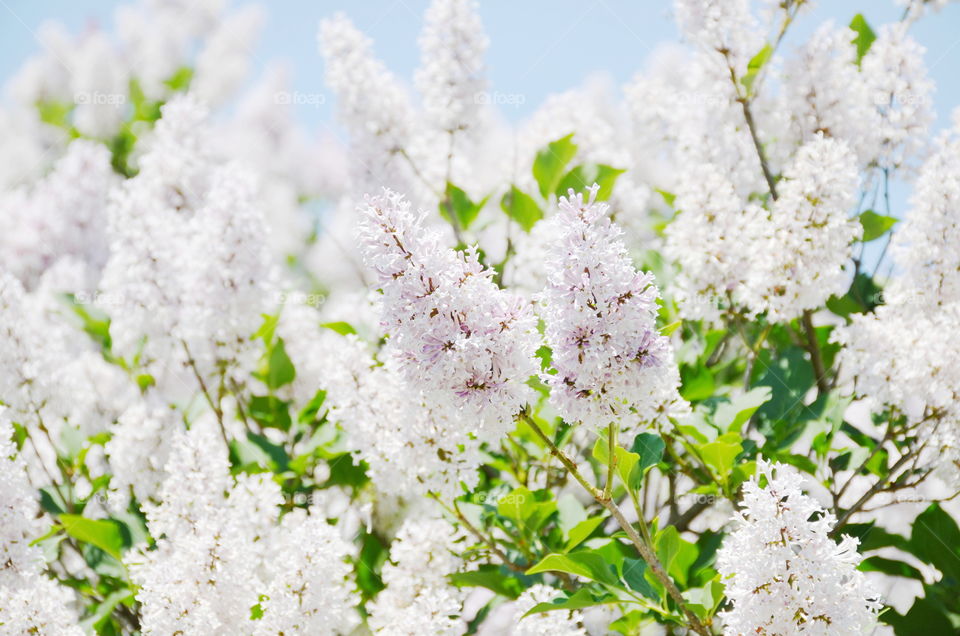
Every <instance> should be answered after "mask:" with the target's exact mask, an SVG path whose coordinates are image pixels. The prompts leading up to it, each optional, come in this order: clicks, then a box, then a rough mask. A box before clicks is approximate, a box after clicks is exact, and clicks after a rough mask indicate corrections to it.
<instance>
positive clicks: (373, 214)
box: [360, 191, 540, 439]
mask: <svg viewBox="0 0 960 636" xmlns="http://www.w3.org/2000/svg"><path fill="white" fill-rule="evenodd" d="M362 212H363V217H364V218H363V222H362V224H361V231H360V239H361V242H362V247H363V253H364V260H365V261H366V263H367V266H368V267H369V269H371V270H372V271H373V272H374V273H375V274H376V276H377V283H376V284H377V285H378V286H379V287H380V289H381V290H382V291H383V299H382V305H383V322H384V327H385V328H386V330H387V332H388V333H389V340H388V347H389V348H390V349H391V352H390V353H391V354H392V355H395V356H397V358H398V360H399V362H400V365H401V369H402V372H403V373H404V375H405V377H406V378H407V379H408V381H409V383H410V385H411V386H412V387H415V388H416V389H417V390H420V391H422V392H423V395H424V396H425V398H427V400H428V401H429V402H430V403H431V404H434V405H436V406H437V408H440V409H443V408H450V409H452V410H453V411H454V412H457V411H462V413H463V414H464V415H466V417H467V418H468V420H474V421H476V422H477V427H478V428H477V431H476V433H477V434H478V435H479V436H480V437H481V438H483V439H496V438H497V437H499V435H500V434H501V433H503V432H504V431H506V430H510V429H511V428H512V424H513V418H514V416H515V415H516V414H517V413H518V412H519V411H520V409H521V408H522V407H523V405H524V404H525V403H526V402H527V401H528V399H529V398H530V396H531V395H532V389H530V387H529V386H527V384H526V382H527V380H528V379H529V378H530V377H531V376H532V375H534V374H535V373H536V372H537V369H538V366H539V365H538V363H537V359H536V357H535V353H536V351H537V349H538V348H539V346H540V337H539V334H538V333H537V329H536V318H535V316H534V314H533V311H532V309H531V307H530V306H529V305H528V304H526V303H525V302H524V301H523V300H522V299H521V298H520V297H518V296H516V295H515V294H512V293H510V292H507V291H505V290H502V289H500V288H499V287H497V285H496V283H494V281H493V279H492V277H493V272H492V271H491V270H489V269H486V268H484V267H483V266H482V265H481V264H480V262H479V260H478V256H477V253H476V251H475V250H474V249H473V248H470V249H468V250H466V251H464V252H458V251H454V250H451V249H449V248H446V247H443V246H442V244H441V242H440V236H439V234H438V233H436V232H434V231H431V230H428V229H425V228H424V227H423V217H424V214H423V213H422V212H420V213H413V212H412V211H411V209H410V203H409V202H408V201H405V200H404V199H403V197H402V196H400V195H399V194H396V193H393V192H389V191H388V192H386V193H385V194H384V195H382V196H378V197H372V198H369V199H368V200H367V203H366V206H365V207H364V208H363V210H362Z"/></svg>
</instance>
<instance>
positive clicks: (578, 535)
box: [563, 516, 604, 552]
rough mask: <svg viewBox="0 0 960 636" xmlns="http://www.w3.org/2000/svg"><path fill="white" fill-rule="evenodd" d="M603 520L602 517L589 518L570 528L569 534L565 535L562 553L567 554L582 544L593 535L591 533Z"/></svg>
mask: <svg viewBox="0 0 960 636" xmlns="http://www.w3.org/2000/svg"><path fill="white" fill-rule="evenodd" d="M603 520H604V517H603V516H596V517H589V518H588V519H584V520H583V521H581V522H580V523H578V524H577V525H575V526H573V527H572V528H570V532H568V533H567V543H566V545H564V546H563V551H564V552H569V551H570V550H573V549H574V548H575V547H577V546H578V545H580V544H581V543H583V541H584V540H585V539H586V538H587V537H589V536H590V535H591V534H593V531H594V530H596V529H597V528H598V527H599V526H600V524H602V523H603Z"/></svg>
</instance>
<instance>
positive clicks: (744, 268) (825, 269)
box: [625, 2, 933, 322]
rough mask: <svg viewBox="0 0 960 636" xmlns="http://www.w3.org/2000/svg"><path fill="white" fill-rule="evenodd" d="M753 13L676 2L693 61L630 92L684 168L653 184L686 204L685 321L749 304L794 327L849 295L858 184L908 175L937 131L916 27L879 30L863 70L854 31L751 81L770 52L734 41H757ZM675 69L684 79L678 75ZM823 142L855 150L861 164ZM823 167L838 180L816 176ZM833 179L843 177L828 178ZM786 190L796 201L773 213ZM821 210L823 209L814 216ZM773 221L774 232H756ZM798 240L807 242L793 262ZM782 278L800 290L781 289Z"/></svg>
mask: <svg viewBox="0 0 960 636" xmlns="http://www.w3.org/2000/svg"><path fill="white" fill-rule="evenodd" d="M805 4H808V3H779V6H778V7H774V8H773V10H772V11H770V12H768V13H769V16H768V17H767V19H766V21H767V22H769V24H766V25H765V27H766V28H768V29H773V30H774V31H776V29H777V28H780V26H781V25H782V24H788V23H789V21H790V20H792V19H793V17H795V12H796V11H797V8H798V7H799V8H802V7H803V6H804V5H805ZM746 5H747V3H712V2H711V3H688V2H677V3H676V5H675V9H676V17H677V20H678V23H679V25H680V27H681V31H682V32H683V33H684V36H685V38H686V39H687V40H688V41H690V42H691V43H693V44H695V45H696V50H695V52H694V53H693V54H692V55H690V56H688V57H686V58H681V59H680V60H676V59H673V58H671V59H668V60H665V61H664V68H663V69H662V70H658V69H654V71H653V72H650V73H646V74H641V75H639V76H638V77H637V78H636V79H635V80H634V81H633V82H632V83H631V84H630V85H629V86H628V87H627V88H626V90H625V92H626V94H627V98H628V106H629V107H630V109H631V122H632V126H633V129H634V132H635V134H636V135H638V136H639V137H640V138H641V139H645V140H647V146H648V147H652V148H654V149H657V151H658V152H659V153H660V154H661V155H662V156H663V157H664V159H666V160H667V161H668V162H669V163H670V165H672V166H674V167H675V168H676V169H674V170H672V171H666V172H665V173H664V174H669V175H671V176H670V179H669V180H662V179H660V178H658V177H657V175H654V177H655V181H654V183H655V184H657V182H658V181H660V185H659V187H660V188H661V189H663V190H665V191H667V192H672V193H674V194H675V195H676V200H675V207H676V209H677V211H678V213H677V215H676V218H675V220H674V222H673V223H671V225H670V226H669V227H668V229H667V241H666V245H665V250H666V253H667V255H668V256H669V257H670V259H671V260H672V261H673V262H675V263H676V264H678V265H679V267H680V272H679V275H678V278H677V286H678V288H679V297H678V301H679V304H680V310H681V312H682V314H683V315H684V316H685V317H689V318H691V319H706V320H708V321H710V322H716V321H718V320H719V319H720V317H721V316H722V315H723V310H724V309H726V308H730V307H731V306H734V307H736V306H738V305H739V306H741V307H743V308H745V309H747V310H749V311H750V312H752V313H762V312H769V316H768V317H769V318H772V319H774V320H778V321H780V320H789V319H791V318H793V317H796V316H798V315H800V313H802V312H803V311H805V310H809V309H812V308H815V307H817V306H820V305H822V302H823V300H825V299H826V298H827V297H828V296H829V295H830V293H835V292H836V291H838V290H839V288H840V287H841V286H842V285H843V284H844V283H845V280H846V278H847V277H848V275H847V274H845V273H844V272H843V271H841V270H842V268H843V266H844V265H845V264H846V263H848V262H849V261H850V256H851V250H850V244H851V242H852V241H853V240H855V239H856V238H857V236H856V234H855V230H856V228H855V226H856V221H854V220H851V221H846V219H845V218H844V216H845V215H849V214H851V212H852V208H853V205H854V203H855V202H856V197H857V194H858V186H857V182H858V173H861V172H862V173H864V175H865V177H864V179H860V181H862V182H863V184H864V185H868V184H873V183H876V182H877V180H880V181H883V179H890V178H891V175H892V174H894V173H904V174H908V173H909V172H910V171H911V170H912V166H913V162H914V160H916V158H917V157H918V156H920V155H921V153H922V152H923V150H924V145H925V142H924V139H925V137H926V133H927V131H928V130H929V127H930V125H931V123H932V120H933V115H932V113H933V110H932V101H931V95H932V92H933V85H932V83H931V82H930V80H929V79H928V77H927V72H926V69H925V66H924V64H923V60H922V56H923V47H921V46H920V45H919V44H917V42H916V41H915V40H914V39H912V38H911V37H910V36H909V35H908V34H907V32H906V25H905V24H896V25H886V26H884V27H883V28H881V29H880V30H879V33H878V35H877V38H876V41H875V42H874V43H873V45H872V46H871V47H870V48H869V50H868V51H867V52H866V54H865V55H863V57H862V60H861V59H859V58H858V55H859V53H858V50H857V47H856V45H855V44H854V42H853V41H854V39H855V36H856V34H855V33H854V32H853V31H852V30H850V29H848V28H845V27H843V28H839V27H836V26H834V25H832V24H829V23H828V24H824V25H823V26H821V27H820V28H819V29H818V30H817V31H816V32H815V33H814V35H813V36H812V37H811V38H810V39H809V40H808V41H807V42H806V43H805V44H804V45H803V46H801V47H800V48H799V49H798V50H797V51H796V52H795V53H793V54H791V55H784V59H783V60H782V61H781V59H780V56H779V55H774V57H773V58H772V59H770V60H766V61H765V63H764V65H763V66H762V67H761V68H760V69H759V70H756V69H754V71H753V76H751V77H750V78H749V82H748V81H747V77H746V76H745V73H748V69H747V66H746V60H749V59H751V58H752V57H753V56H754V55H755V54H757V53H759V52H760V50H761V48H762V46H763V42H762V40H760V41H754V40H752V39H750V37H747V35H744V37H735V35H736V34H754V33H756V32H757V29H755V28H753V29H751V28H749V27H748V25H750V24H754V23H755V20H754V19H753V18H752V17H751V16H750V13H749V7H748V6H746ZM761 31H762V29H761ZM744 42H748V44H746V45H744V46H741V44H743V43H744ZM742 49H743V50H742ZM781 62H782V63H781ZM677 63H680V64H682V65H683V68H685V69H686V71H687V72H685V73H680V74H678V73H676V72H675V71H676V68H675V67H676V64H677ZM758 87H762V89H763V90H759V89H758ZM706 106H709V107H706ZM748 117H749V119H748ZM821 138H823V139H825V140H833V141H835V142H837V144H840V145H844V146H846V148H848V149H849V152H850V153H852V155H853V159H852V162H851V158H850V157H849V156H847V154H848V153H845V152H842V151H841V150H839V149H838V146H837V145H833V146H831V145H830V144H828V143H823V142H822V141H821ZM761 160H762V161H763V162H762V163H761ZM821 161H827V162H831V163H832V166H833V167H832V168H830V169H825V170H822V171H820V172H818V169H817V164H818V163H819V162H821ZM831 170H833V171H838V174H837V175H836V178H835V179H827V178H825V175H831ZM818 174H819V175H820V176H819V177H818V176H817V175H818ZM765 177H766V178H765ZM778 180H782V181H784V182H782V183H780V185H779V187H780V188H781V189H783V190H784V192H782V193H780V194H781V195H785V196H787V197H788V199H787V200H786V201H783V202H776V203H772V204H771V200H770V198H769V190H770V187H771V182H774V183H775V182H776V181H778ZM791 183H794V185H792V186H791V185H790V184H791ZM773 187H775V188H776V187H778V186H777V185H773ZM817 187H821V188H831V190H832V191H831V192H830V193H829V195H830V196H829V197H828V200H827V201H826V202H825V203H826V205H823V206H822V207H821V204H820V201H819V200H818V199H816V198H812V199H809V200H808V202H807V203H804V202H803V201H798V200H797V199H796V196H797V195H798V194H799V195H801V196H805V195H807V194H812V191H811V192H801V191H804V190H810V189H811V188H817ZM824 194H826V193H824ZM774 198H775V197H774ZM765 201H766V202H765ZM798 203H799V204H800V206H799V207H798V205H797V204H798ZM812 207H817V208H818V209H819V211H818V213H817V214H816V215H813V216H811V213H812V211H813V210H812V209H811V208H812ZM765 208H766V209H769V211H770V212H769V215H767V214H766V213H765V212H764V209H765ZM784 211H787V214H784V213H783V212H784ZM762 216H769V219H768V220H769V223H766V224H765V223H764V222H763V221H762V220H759V221H758V217H762ZM828 219H831V220H830V221H827V220H828ZM807 220H809V221H810V222H811V225H807V228H806V229H805V230H804V229H802V227H803V226H804V224H805V222H806V221H807ZM822 222H826V223H827V224H826V225H825V226H823V227H821V226H820V223H822ZM798 230H799V231H798ZM821 230H823V231H822V232H821ZM788 237H795V238H796V240H794V241H791V242H790V245H791V247H789V248H788V249H786V250H783V249H781V248H782V243H781V241H782V240H783V239H784V238H788ZM811 240H812V243H810V241H811ZM754 241H759V242H764V241H766V244H767V245H768V246H771V245H776V246H777V249H774V250H773V251H771V250H769V249H763V250H759V252H757V253H754V254H751V255H750V256H749V257H747V256H746V255H745V253H744V250H743V249H741V245H743V244H744V243H747V242H749V243H753V242H754ZM799 241H803V242H804V243H805V244H804V245H800V244H799ZM701 245H702V246H704V247H703V248H702V249H701V248H700V247H699V246H701ZM694 246H696V247H694ZM757 254H759V255H760V256H761V259H762V260H761V262H760V263H759V267H754V263H755V260H754V259H753V258H752V257H754V256H756V255H757ZM745 258H750V259H751V260H750V262H745V260H744V259H745ZM784 272H789V273H790V276H789V277H788V278H787V279H786V280H789V281H790V282H791V284H790V285H786V286H784V285H782V284H781V283H782V282H784V280H785V279H784V278H782V274H783V273H784ZM827 277H828V278H829V280H825V278H827ZM788 287H789V288H788ZM827 289H829V290H830V292H827ZM841 291H842V290H841Z"/></svg>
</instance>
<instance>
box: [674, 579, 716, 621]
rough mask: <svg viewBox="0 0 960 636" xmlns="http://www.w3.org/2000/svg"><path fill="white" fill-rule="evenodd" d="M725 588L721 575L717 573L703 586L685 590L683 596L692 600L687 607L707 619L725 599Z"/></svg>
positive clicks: (701, 617) (702, 618)
mask: <svg viewBox="0 0 960 636" xmlns="http://www.w3.org/2000/svg"><path fill="white" fill-rule="evenodd" d="M723 590H724V586H723V583H721V582H720V575H717V576H716V577H714V578H713V579H711V580H710V581H709V582H708V583H707V584H706V585H704V586H702V587H696V588H692V589H689V590H685V591H684V592H683V597H684V598H686V599H687V600H688V601H690V602H689V603H687V607H688V608H690V609H691V610H693V612H694V613H695V614H696V615H697V616H699V617H700V619H701V620H706V619H707V618H708V617H710V616H712V615H713V613H714V612H716V611H717V607H719V606H720V602H721V601H723Z"/></svg>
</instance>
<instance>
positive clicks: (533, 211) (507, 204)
mask: <svg viewBox="0 0 960 636" xmlns="http://www.w3.org/2000/svg"><path fill="white" fill-rule="evenodd" d="M500 208H501V209H502V210H503V211H504V212H506V213H507V216H509V217H510V218H511V219H513V220H514V221H516V222H517V224H518V225H519V226H520V227H521V228H522V229H523V231H524V232H529V231H530V230H531V229H533V226H534V225H536V223H537V221H539V220H540V219H542V218H543V210H541V209H540V206H539V205H537V202H536V201H534V200H533V197H531V196H530V195H529V194H527V193H525V192H523V191H521V190H519V189H517V186H513V185H512V186H510V191H509V192H507V193H506V194H504V195H503V198H502V199H500Z"/></svg>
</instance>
